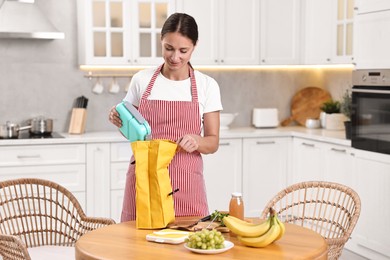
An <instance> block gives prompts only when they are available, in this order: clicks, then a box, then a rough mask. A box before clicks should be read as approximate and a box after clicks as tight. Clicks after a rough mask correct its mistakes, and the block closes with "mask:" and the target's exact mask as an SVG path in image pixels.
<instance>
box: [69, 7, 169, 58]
mask: <svg viewBox="0 0 390 260" xmlns="http://www.w3.org/2000/svg"><path fill="white" fill-rule="evenodd" d="M173 11H174V0H115V1H114V0H78V1H77V12H78V38H79V39H78V40H79V63H80V64H87V65H150V64H159V63H162V58H161V44H160V31H161V28H162V25H163V24H164V22H165V20H166V18H167V17H168V16H169V15H170V14H171V13H172V12H173Z"/></svg>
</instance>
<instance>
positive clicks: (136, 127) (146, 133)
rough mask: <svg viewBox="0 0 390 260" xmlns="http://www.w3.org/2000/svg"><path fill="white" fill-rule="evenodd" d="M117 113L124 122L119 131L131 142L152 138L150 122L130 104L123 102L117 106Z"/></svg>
mask: <svg viewBox="0 0 390 260" xmlns="http://www.w3.org/2000/svg"><path fill="white" fill-rule="evenodd" d="M116 111H118V113H119V117H120V119H121V120H122V127H121V128H119V130H120V131H121V132H122V134H123V135H124V136H125V137H126V138H127V139H128V140H129V141H130V142H134V141H145V140H149V139H150V136H151V129H150V126H149V124H148V122H147V121H146V120H145V118H143V116H142V115H141V114H140V113H139V112H138V110H137V109H136V108H135V107H134V106H133V105H132V104H131V103H129V102H127V101H123V102H121V103H119V104H118V105H116Z"/></svg>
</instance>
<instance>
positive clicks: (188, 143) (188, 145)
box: [176, 135, 199, 153]
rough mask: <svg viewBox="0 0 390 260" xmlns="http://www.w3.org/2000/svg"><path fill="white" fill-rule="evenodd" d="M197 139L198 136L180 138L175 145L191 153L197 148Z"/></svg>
mask: <svg viewBox="0 0 390 260" xmlns="http://www.w3.org/2000/svg"><path fill="white" fill-rule="evenodd" d="M198 139H199V136H197V135H185V136H183V137H182V138H180V139H179V140H178V141H177V142H176V143H177V145H178V146H179V147H180V148H181V149H183V150H184V151H186V152H188V153H192V152H194V151H196V150H197V149H198V148H199V144H198Z"/></svg>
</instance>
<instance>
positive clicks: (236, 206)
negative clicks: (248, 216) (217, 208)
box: [229, 192, 244, 220]
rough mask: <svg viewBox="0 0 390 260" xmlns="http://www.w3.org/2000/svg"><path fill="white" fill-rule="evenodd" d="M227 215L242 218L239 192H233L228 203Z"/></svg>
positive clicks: (241, 202)
mask: <svg viewBox="0 0 390 260" xmlns="http://www.w3.org/2000/svg"><path fill="white" fill-rule="evenodd" d="M229 215H230V216H233V217H236V218H239V219H242V220H244V201H243V200H242V194H241V193H240V192H233V193H232V198H231V199H230V203H229Z"/></svg>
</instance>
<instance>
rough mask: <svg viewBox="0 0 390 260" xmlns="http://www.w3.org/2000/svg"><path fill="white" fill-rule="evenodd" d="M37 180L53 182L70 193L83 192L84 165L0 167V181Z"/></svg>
mask: <svg viewBox="0 0 390 260" xmlns="http://www.w3.org/2000/svg"><path fill="white" fill-rule="evenodd" d="M19 178H38V179H45V180H49V181H53V182H55V183H58V184H60V185H61V186H64V187H65V188H67V189H68V190H69V191H71V192H85V190H86V188H85V164H73V165H72V164H71V165H48V166H21V167H0V181H5V180H12V179H19Z"/></svg>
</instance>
